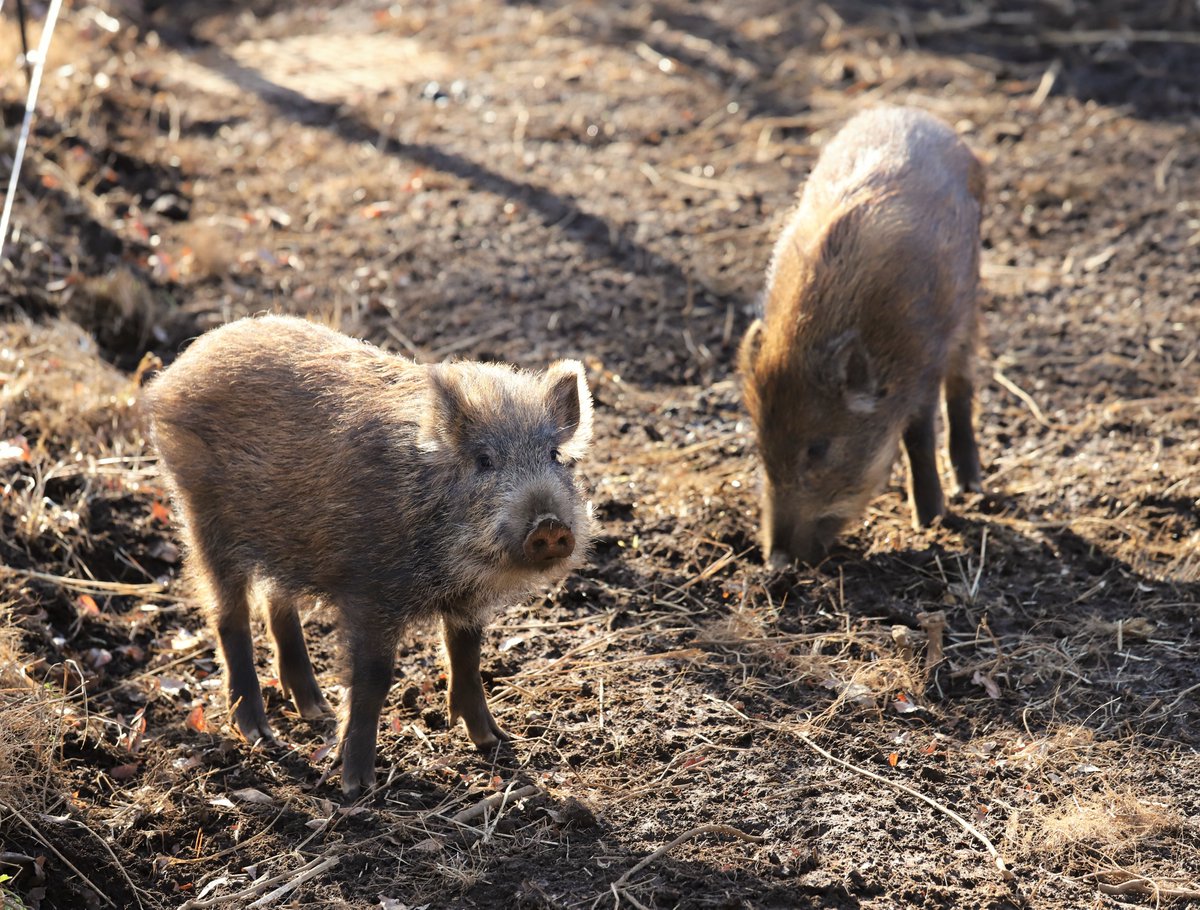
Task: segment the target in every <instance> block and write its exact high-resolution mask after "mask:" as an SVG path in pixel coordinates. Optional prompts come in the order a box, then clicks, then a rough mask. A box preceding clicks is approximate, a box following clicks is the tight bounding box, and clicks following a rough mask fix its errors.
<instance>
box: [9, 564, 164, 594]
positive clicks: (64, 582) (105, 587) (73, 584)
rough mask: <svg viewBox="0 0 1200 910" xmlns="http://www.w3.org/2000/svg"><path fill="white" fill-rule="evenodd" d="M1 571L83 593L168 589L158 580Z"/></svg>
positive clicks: (140, 591) (120, 592) (161, 592)
mask: <svg viewBox="0 0 1200 910" xmlns="http://www.w3.org/2000/svg"><path fill="white" fill-rule="evenodd" d="M0 573H8V574H10V575H17V576H20V577H21V578H28V579H29V580H30V581H44V582H46V583H48V584H52V585H58V586H59V587H60V588H66V589H67V590H68V591H78V592H80V593H81V594H118V595H123V596H125V597H162V596H163V595H164V593H165V592H166V590H167V586H166V585H161V584H159V583H158V582H149V583H143V584H133V583H130V582H124V581H96V580H94V579H90V578H72V577H70V576H69V575H51V574H50V573H48V572H35V571H33V570H32V569H14V568H12V567H11V566H0Z"/></svg>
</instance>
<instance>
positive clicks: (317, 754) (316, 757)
mask: <svg viewBox="0 0 1200 910" xmlns="http://www.w3.org/2000/svg"><path fill="white" fill-rule="evenodd" d="M331 751H333V743H326V744H325V745H323V746H321V747H319V748H317V749H314V750H313V753H312V755H310V756H309V757H308V760H309V761H311V762H319V761H323V760H324V758H325V756H327V755H328V754H329V753H330V752H331Z"/></svg>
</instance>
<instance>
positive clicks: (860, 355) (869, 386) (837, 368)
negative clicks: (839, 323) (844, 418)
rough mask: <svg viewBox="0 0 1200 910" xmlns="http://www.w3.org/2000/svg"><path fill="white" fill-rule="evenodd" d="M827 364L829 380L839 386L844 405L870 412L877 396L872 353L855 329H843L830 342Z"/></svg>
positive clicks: (857, 411)
mask: <svg viewBox="0 0 1200 910" xmlns="http://www.w3.org/2000/svg"><path fill="white" fill-rule="evenodd" d="M827 356H828V361H827V367H828V371H829V374H830V377H829V378H830V379H831V381H832V382H833V383H834V384H835V386H836V388H839V389H841V390H842V395H843V396H844V397H845V400H846V407H847V408H849V409H850V410H851V411H854V412H855V413H858V414H870V413H871V412H872V411H874V410H875V405H876V404H877V399H878V385H879V384H878V382H877V381H876V379H875V369H874V367H873V366H872V364H871V354H870V352H869V351H868V350H867V348H866V345H864V344H863V342H862V337H861V336H860V335H859V333H858V329H851V330H850V331H848V332H843V333H842V334H841V335H838V336H837V337H835V338H834V339H833V341H831V342H830V344H829V348H828V355H827Z"/></svg>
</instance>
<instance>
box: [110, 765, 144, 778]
mask: <svg viewBox="0 0 1200 910" xmlns="http://www.w3.org/2000/svg"><path fill="white" fill-rule="evenodd" d="M139 767H140V764H139V763H138V762H135V761H132V762H130V763H129V764H127V765H117V766H116V767H115V768H113V769H112V770H110V771H109V772H108V776H109V777H111V778H113V779H114V780H129V779H130V778H131V777H133V776H134V775H135V774H137V772H138V768H139Z"/></svg>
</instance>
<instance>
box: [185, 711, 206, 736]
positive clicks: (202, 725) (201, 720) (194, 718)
mask: <svg viewBox="0 0 1200 910" xmlns="http://www.w3.org/2000/svg"><path fill="white" fill-rule="evenodd" d="M187 725H188V727H190V728H191V729H193V730H195V731H196V732H197V733H207V732H208V720H207V719H206V718H205V716H204V706H203V705H196V707H194V708H192V710H191V711H189V712H188V716H187Z"/></svg>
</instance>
